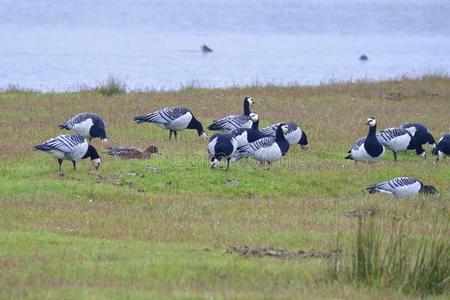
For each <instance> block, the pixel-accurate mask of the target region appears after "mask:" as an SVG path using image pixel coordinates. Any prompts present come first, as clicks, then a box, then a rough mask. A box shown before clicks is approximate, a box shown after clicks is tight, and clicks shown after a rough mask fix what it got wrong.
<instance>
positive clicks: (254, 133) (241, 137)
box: [230, 113, 264, 147]
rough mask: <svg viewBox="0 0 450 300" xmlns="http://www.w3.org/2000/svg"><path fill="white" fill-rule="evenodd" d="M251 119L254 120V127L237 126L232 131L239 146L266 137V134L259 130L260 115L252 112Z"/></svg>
mask: <svg viewBox="0 0 450 300" xmlns="http://www.w3.org/2000/svg"><path fill="white" fill-rule="evenodd" d="M250 120H252V122H253V124H252V128H237V129H234V130H232V131H230V134H231V135H232V136H233V137H234V138H235V139H236V141H237V143H238V147H241V146H244V145H247V144H248V143H252V142H254V141H256V140H259V139H260V138H263V137H264V134H262V133H261V131H259V129H258V127H259V116H258V114H255V113H251V114H250Z"/></svg>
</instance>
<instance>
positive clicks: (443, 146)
mask: <svg viewBox="0 0 450 300" xmlns="http://www.w3.org/2000/svg"><path fill="white" fill-rule="evenodd" d="M433 154H434V155H436V156H437V157H436V161H438V160H439V159H441V158H445V157H446V156H448V155H450V134H444V136H443V137H441V139H440V140H439V142H438V144H437V145H436V148H435V149H434V151H433Z"/></svg>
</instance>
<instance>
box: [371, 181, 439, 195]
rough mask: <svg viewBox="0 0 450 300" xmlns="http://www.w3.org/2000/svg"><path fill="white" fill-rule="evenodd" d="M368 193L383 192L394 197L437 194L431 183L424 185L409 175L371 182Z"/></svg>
mask: <svg viewBox="0 0 450 300" xmlns="http://www.w3.org/2000/svg"><path fill="white" fill-rule="evenodd" d="M367 190H368V191H369V194H375V193H385V194H391V195H393V196H394V197H395V198H404V197H411V196H417V195H419V194H437V193H438V191H437V190H436V188H435V187H434V186H432V185H425V184H423V183H422V182H421V181H420V180H417V179H414V178H410V177H397V178H393V179H391V180H387V181H383V182H380V183H376V184H373V185H371V186H369V187H368V188H367Z"/></svg>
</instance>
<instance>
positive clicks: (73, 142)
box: [34, 134, 101, 175]
mask: <svg viewBox="0 0 450 300" xmlns="http://www.w3.org/2000/svg"><path fill="white" fill-rule="evenodd" d="M34 149H35V150H40V151H44V152H46V153H48V154H50V155H51V156H53V157H55V158H56V159H57V160H58V165H59V168H58V172H59V174H60V175H63V174H62V171H61V165H62V163H63V160H64V159H66V160H70V161H72V164H73V169H74V170H76V162H77V161H78V160H80V159H85V158H88V157H90V158H91V161H92V164H93V165H94V167H95V169H98V168H99V167H100V164H101V160H100V156H99V155H98V153H97V150H96V149H95V147H94V146H92V145H89V143H88V142H87V140H86V139H85V138H84V137H82V136H80V135H78V134H66V135H60V136H57V137H55V138H52V139H50V140H48V141H46V142H44V143H42V144H40V145H36V146H34Z"/></svg>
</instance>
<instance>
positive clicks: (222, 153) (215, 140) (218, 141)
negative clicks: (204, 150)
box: [208, 133, 238, 170]
mask: <svg viewBox="0 0 450 300" xmlns="http://www.w3.org/2000/svg"><path fill="white" fill-rule="evenodd" d="M237 146H238V143H237V140H236V138H235V137H234V136H233V135H231V134H230V133H220V134H215V135H214V136H212V137H211V139H210V141H209V143H208V154H209V155H210V164H211V168H216V167H218V166H219V162H220V161H221V160H222V159H226V160H227V168H226V170H228V168H229V166H230V160H231V158H232V156H233V155H234V152H235V151H236V149H237Z"/></svg>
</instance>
